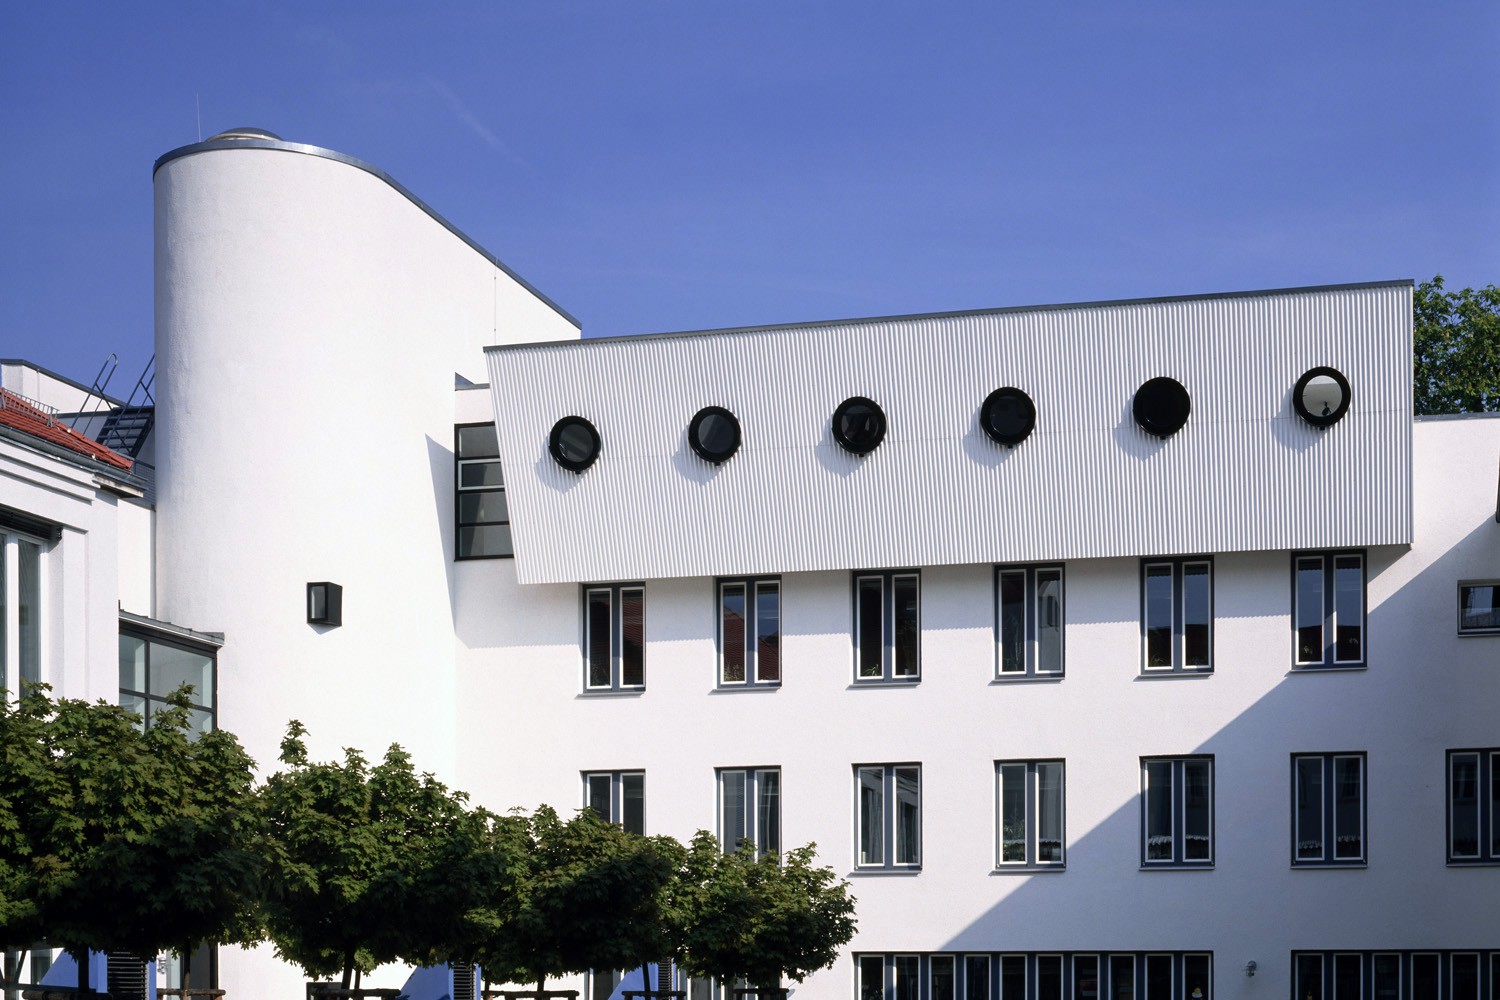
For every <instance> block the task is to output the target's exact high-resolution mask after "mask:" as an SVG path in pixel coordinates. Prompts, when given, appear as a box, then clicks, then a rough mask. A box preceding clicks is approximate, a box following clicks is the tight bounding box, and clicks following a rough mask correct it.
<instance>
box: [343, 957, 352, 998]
mask: <svg viewBox="0 0 1500 1000" xmlns="http://www.w3.org/2000/svg"><path fill="white" fill-rule="evenodd" d="M353 978H354V949H353V948H350V949H349V950H348V951H346V952H344V989H346V990H347V989H348V988H349V982H350V980H351V979H353Z"/></svg>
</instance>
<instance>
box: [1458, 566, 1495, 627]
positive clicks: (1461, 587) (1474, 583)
mask: <svg viewBox="0 0 1500 1000" xmlns="http://www.w3.org/2000/svg"><path fill="white" fill-rule="evenodd" d="M1476 587H1494V588H1496V589H1497V590H1500V580H1460V581H1458V634H1459V635H1461V636H1466V637H1468V636H1485V635H1500V624H1497V625H1495V626H1493V627H1490V626H1483V627H1479V628H1465V627H1464V591H1466V590H1472V589H1474V588H1476Z"/></svg>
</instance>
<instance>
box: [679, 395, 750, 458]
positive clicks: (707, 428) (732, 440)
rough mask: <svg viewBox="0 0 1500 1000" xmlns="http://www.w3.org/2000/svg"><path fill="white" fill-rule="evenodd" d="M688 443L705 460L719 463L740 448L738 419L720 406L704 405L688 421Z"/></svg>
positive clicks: (730, 456)
mask: <svg viewBox="0 0 1500 1000" xmlns="http://www.w3.org/2000/svg"><path fill="white" fill-rule="evenodd" d="M688 444H690V445H692V448H693V451H695V452H697V453H698V457H699V458H701V459H703V460H704V461H705V462H712V463H713V464H715V465H719V464H721V463H723V462H727V461H729V459H730V458H732V457H733V456H734V453H735V452H737V451H739V450H740V421H739V418H738V417H736V416H735V415H734V414H733V413H730V412H729V411H728V410H726V409H724V407H722V406H705V407H704V408H703V409H701V410H699V411H698V412H697V413H695V414H693V419H692V420H691V421H690V422H689V423H688Z"/></svg>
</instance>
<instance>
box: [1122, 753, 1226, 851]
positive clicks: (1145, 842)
mask: <svg viewBox="0 0 1500 1000" xmlns="http://www.w3.org/2000/svg"><path fill="white" fill-rule="evenodd" d="M1152 764H1168V765H1170V766H1171V768H1172V772H1171V774H1172V783H1171V796H1172V834H1171V838H1172V845H1171V847H1172V853H1171V857H1168V858H1152V857H1151V856H1150V854H1151V852H1150V843H1149V837H1150V827H1149V816H1148V812H1149V810H1150V807H1151V803H1150V788H1149V785H1148V781H1147V779H1148V775H1149V770H1148V768H1149V766H1150V765H1152ZM1189 764H1206V765H1208V857H1207V858H1206V859H1204V858H1192V859H1190V858H1188V857H1187V818H1186V817H1187V802H1186V797H1187V767H1188V765H1189ZM1217 802H1218V781H1217V778H1216V776H1215V774H1214V758H1213V755H1212V754H1188V755H1182V756H1161V755H1157V756H1153V757H1142V758H1141V868H1142V869H1143V870H1149V871H1174V870H1181V869H1184V868H1186V869H1209V868H1213V867H1214V861H1215V854H1214V847H1215V842H1216V841H1217V840H1218V810H1217V809H1216V805H1217Z"/></svg>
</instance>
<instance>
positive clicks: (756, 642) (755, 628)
mask: <svg viewBox="0 0 1500 1000" xmlns="http://www.w3.org/2000/svg"><path fill="white" fill-rule="evenodd" d="M732 587H739V588H740V589H741V590H742V592H743V600H744V602H745V615H744V620H745V624H744V629H745V649H744V656H745V676H744V678H743V679H741V680H737V681H736V680H730V679H729V678H727V677H725V676H724V653H725V646H724V595H725V592H726V591H727V590H728V589H729V588H732ZM768 590H769V591H772V592H774V593H775V595H776V676H775V677H763V676H761V663H760V628H761V614H760V597H761V594H762V593H763V592H765V591H768ZM783 594H784V590H783V588H782V585H781V577H779V576H748V577H726V578H724V579H721V580H718V581H717V582H716V584H715V586H714V630H715V635H716V636H717V637H718V654H719V656H718V658H719V686H720V687H724V688H748V687H780V686H781V678H782V677H783V676H784V669H785V668H784V663H785V660H784V655H785V652H786V646H785V643H784V642H783V640H784V639H785V637H786V628H785V623H784V619H783V617H782V607H783V605H784V602H783V601H782V595H783Z"/></svg>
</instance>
